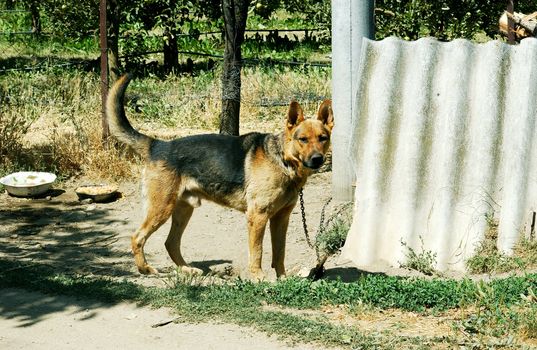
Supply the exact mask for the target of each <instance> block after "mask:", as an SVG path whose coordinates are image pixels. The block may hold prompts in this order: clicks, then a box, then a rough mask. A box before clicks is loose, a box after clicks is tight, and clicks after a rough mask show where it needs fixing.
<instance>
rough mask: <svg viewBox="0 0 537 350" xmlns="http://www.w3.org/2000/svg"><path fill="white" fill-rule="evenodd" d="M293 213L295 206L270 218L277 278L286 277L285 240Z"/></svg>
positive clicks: (282, 210)
mask: <svg viewBox="0 0 537 350" xmlns="http://www.w3.org/2000/svg"><path fill="white" fill-rule="evenodd" d="M292 211H293V206H288V207H285V208H283V209H281V210H280V211H279V212H277V213H276V215H274V216H273V217H272V218H270V236H271V240H272V267H273V268H274V269H275V270H276V276H277V277H278V278H279V277H284V276H285V266H284V259H285V238H286V235H287V226H288V225H289V216H290V215H291V212H292Z"/></svg>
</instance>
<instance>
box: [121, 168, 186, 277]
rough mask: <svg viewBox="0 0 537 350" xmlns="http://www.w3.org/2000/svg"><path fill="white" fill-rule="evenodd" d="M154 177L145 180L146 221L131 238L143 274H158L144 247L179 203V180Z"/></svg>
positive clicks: (167, 177) (157, 175) (137, 263)
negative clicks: (148, 260) (147, 257)
mask: <svg viewBox="0 0 537 350" xmlns="http://www.w3.org/2000/svg"><path fill="white" fill-rule="evenodd" d="M152 175H153V176H148V177H146V178H145V180H146V186H145V190H146V191H147V196H146V201H147V213H146V217H145V220H144V222H143V223H142V225H141V226H140V228H138V230H136V232H135V233H134V234H133V235H132V237H131V246H132V252H133V254H134V261H135V263H136V266H137V267H138V271H140V273H143V274H149V273H158V271H157V270H156V269H154V268H153V267H151V265H149V264H148V263H147V260H146V258H145V254H144V246H145V243H146V241H147V240H148V239H149V237H150V236H151V234H153V232H155V231H156V230H158V228H159V227H160V226H162V225H163V224H164V223H165V222H166V221H167V220H168V219H169V218H170V216H171V214H172V211H173V209H174V207H175V203H176V201H177V189H178V181H177V179H176V178H175V177H174V176H173V175H172V174H165V173H164V174H163V173H153V174H152ZM166 175H168V176H166Z"/></svg>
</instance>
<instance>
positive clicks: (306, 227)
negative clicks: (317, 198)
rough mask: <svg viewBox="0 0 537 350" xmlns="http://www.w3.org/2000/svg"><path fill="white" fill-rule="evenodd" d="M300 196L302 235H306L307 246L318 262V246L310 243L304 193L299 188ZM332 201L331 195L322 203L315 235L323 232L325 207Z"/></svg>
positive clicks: (319, 259)
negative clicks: (313, 251)
mask: <svg viewBox="0 0 537 350" xmlns="http://www.w3.org/2000/svg"><path fill="white" fill-rule="evenodd" d="M298 194H299V197H300V211H301V212H302V225H303V227H304V235H305V236H306V242H307V243H308V246H309V247H310V248H311V249H313V250H315V255H316V256H317V262H318V263H320V261H321V258H320V254H319V246H318V245H317V244H313V243H311V239H310V235H309V232H308V225H307V224H306V210H305V208H304V193H303V192H302V189H300V192H299V193H298ZM331 201H332V197H330V198H328V200H327V201H326V203H324V205H323V209H322V210H321V220H320V222H319V229H318V232H317V236H319V235H322V234H323V233H324V229H325V225H324V217H325V212H326V207H327V206H328V204H329V203H330V202H331Z"/></svg>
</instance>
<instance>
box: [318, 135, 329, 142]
mask: <svg viewBox="0 0 537 350" xmlns="http://www.w3.org/2000/svg"><path fill="white" fill-rule="evenodd" d="M319 141H320V142H325V141H328V136H326V135H321V136H319Z"/></svg>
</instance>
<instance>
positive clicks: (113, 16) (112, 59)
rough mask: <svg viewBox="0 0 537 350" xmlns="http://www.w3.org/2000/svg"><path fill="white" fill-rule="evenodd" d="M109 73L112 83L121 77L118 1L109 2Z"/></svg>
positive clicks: (110, 0)
mask: <svg viewBox="0 0 537 350" xmlns="http://www.w3.org/2000/svg"><path fill="white" fill-rule="evenodd" d="M107 39H108V72H109V73H110V77H109V78H110V82H111V83H114V82H115V81H116V80H117V79H118V78H119V76H120V75H121V64H120V62H119V44H118V41H119V7H118V4H117V0H109V2H108V38H107Z"/></svg>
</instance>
